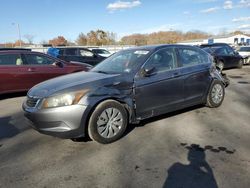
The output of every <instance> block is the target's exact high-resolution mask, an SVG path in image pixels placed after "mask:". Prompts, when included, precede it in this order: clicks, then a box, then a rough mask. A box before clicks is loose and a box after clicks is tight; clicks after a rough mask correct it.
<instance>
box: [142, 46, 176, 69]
mask: <svg viewBox="0 0 250 188" xmlns="http://www.w3.org/2000/svg"><path fill="white" fill-rule="evenodd" d="M175 67H176V61H175V52H174V49H173V48H167V49H162V50H159V51H158V52H156V53H155V54H153V55H152V56H151V57H150V59H149V60H148V61H147V63H146V65H145V67H144V68H145V69H151V68H154V69H155V71H156V72H157V73H158V72H164V71H167V70H171V69H173V68H175Z"/></svg>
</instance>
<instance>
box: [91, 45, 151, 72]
mask: <svg viewBox="0 0 250 188" xmlns="http://www.w3.org/2000/svg"><path fill="white" fill-rule="evenodd" d="M148 54H149V51H148V50H124V51H120V52H117V53H116V54H114V55H112V56H111V57H109V58H107V59H105V60H104V61H102V62H101V63H100V64H98V65H97V66H95V67H94V68H93V69H92V70H91V71H93V72H102V73H107V74H108V73H111V74H112V73H130V72H131V71H133V70H135V69H136V68H137V67H138V66H139V65H140V64H141V63H142V62H144V61H145V60H146V59H147V57H148Z"/></svg>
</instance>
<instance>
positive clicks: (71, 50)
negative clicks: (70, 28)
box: [64, 48, 77, 55]
mask: <svg viewBox="0 0 250 188" xmlns="http://www.w3.org/2000/svg"><path fill="white" fill-rule="evenodd" d="M64 55H77V49H75V48H65V49H64Z"/></svg>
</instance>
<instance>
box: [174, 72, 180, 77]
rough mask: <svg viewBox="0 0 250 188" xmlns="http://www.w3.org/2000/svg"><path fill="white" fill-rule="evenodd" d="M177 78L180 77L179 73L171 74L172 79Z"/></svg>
mask: <svg viewBox="0 0 250 188" xmlns="http://www.w3.org/2000/svg"><path fill="white" fill-rule="evenodd" d="M179 76H180V73H179V72H175V73H173V76H172V77H179Z"/></svg>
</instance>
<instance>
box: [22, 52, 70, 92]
mask: <svg viewBox="0 0 250 188" xmlns="http://www.w3.org/2000/svg"><path fill="white" fill-rule="evenodd" d="M22 57H23V59H24V62H25V64H26V66H27V72H26V75H27V77H28V79H27V80H26V82H27V83H29V88H31V87H32V86H34V85H35V84H38V83H40V82H43V81H45V80H48V79H50V78H54V77H57V76H61V75H64V74H66V73H67V71H66V69H65V68H64V67H63V66H61V67H60V66H58V65H57V64H56V62H55V60H54V59H51V58H49V57H46V56H43V55H40V54H23V55H22Z"/></svg>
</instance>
